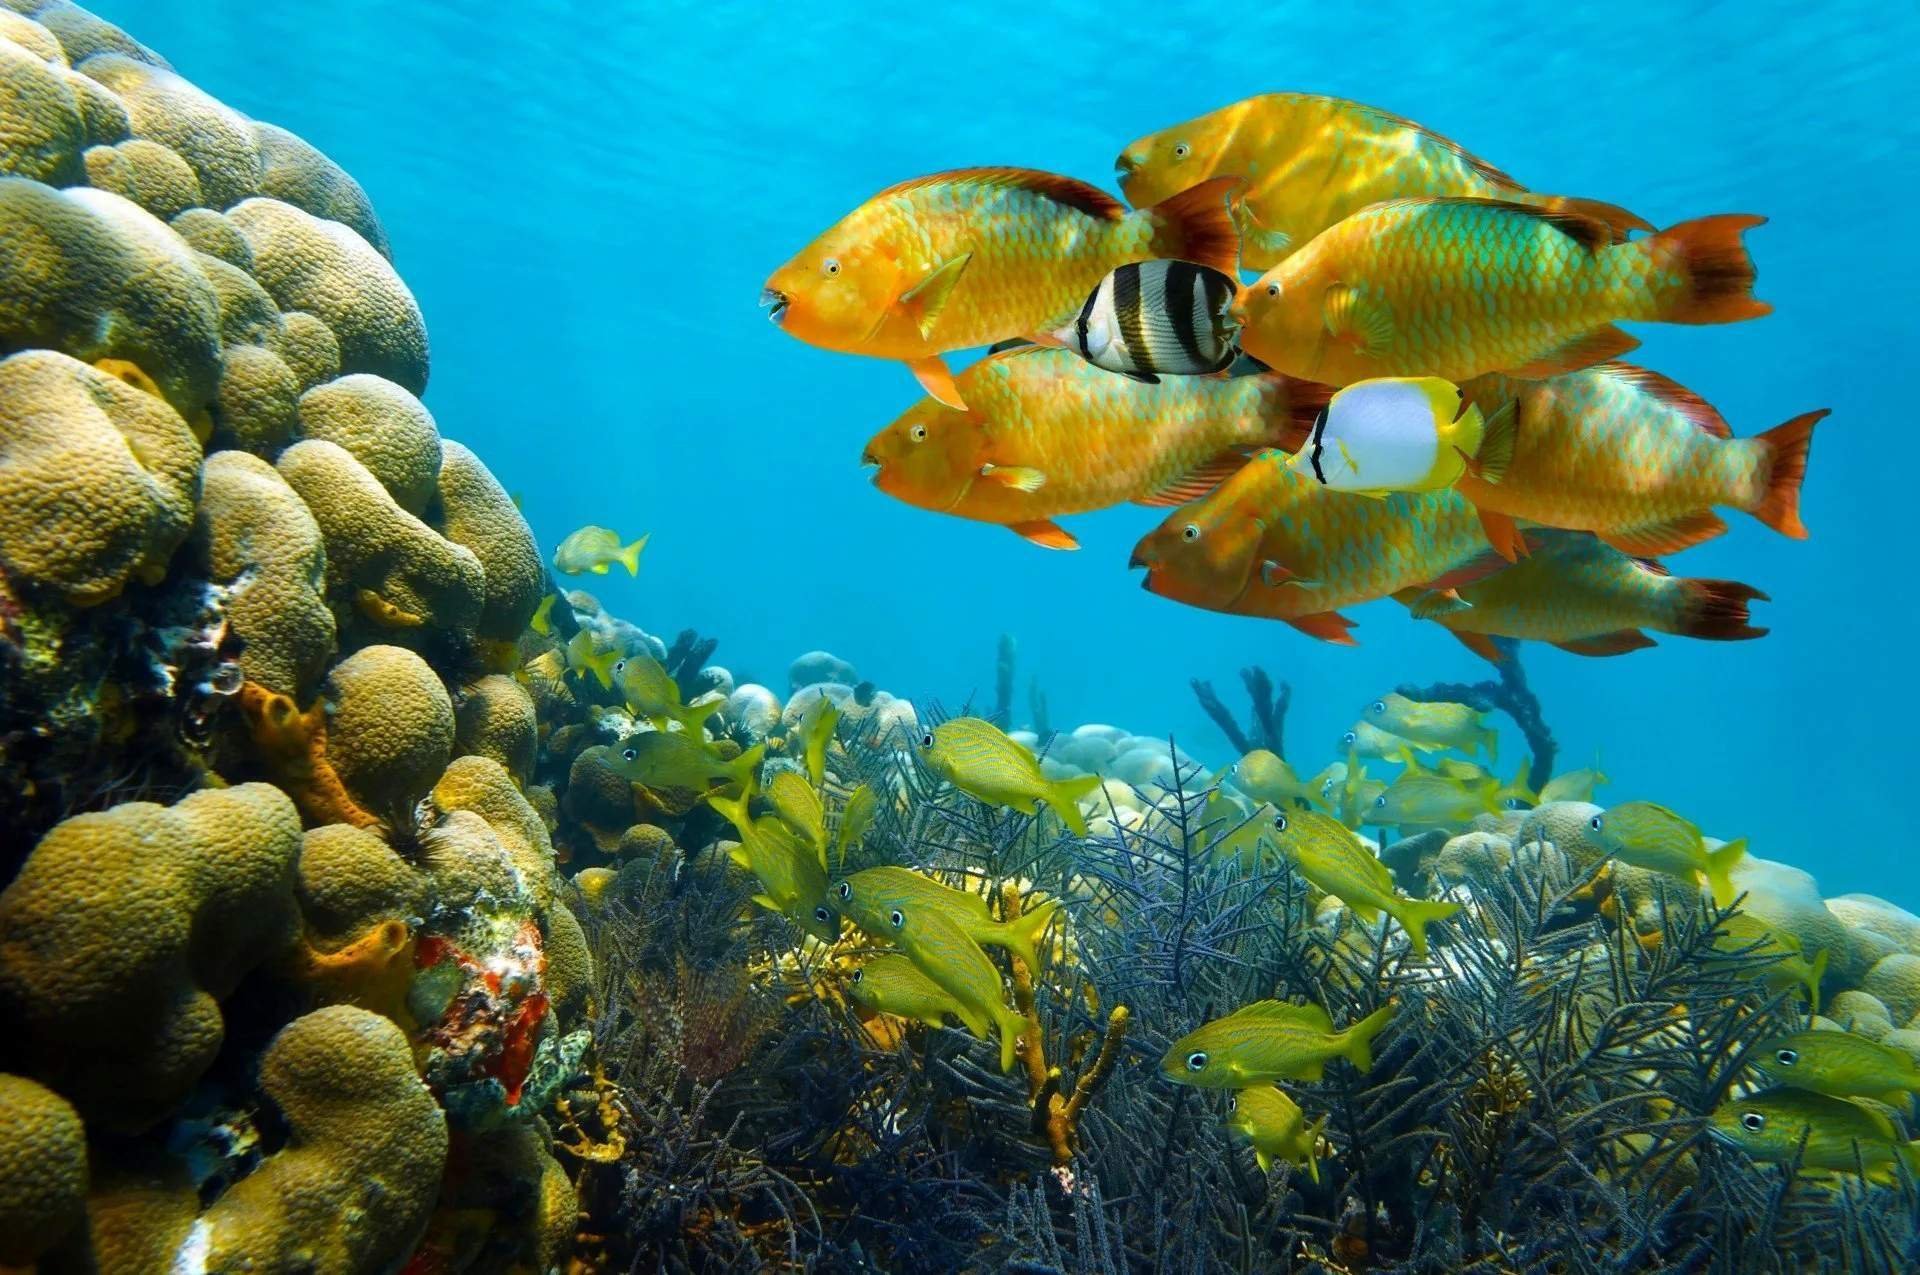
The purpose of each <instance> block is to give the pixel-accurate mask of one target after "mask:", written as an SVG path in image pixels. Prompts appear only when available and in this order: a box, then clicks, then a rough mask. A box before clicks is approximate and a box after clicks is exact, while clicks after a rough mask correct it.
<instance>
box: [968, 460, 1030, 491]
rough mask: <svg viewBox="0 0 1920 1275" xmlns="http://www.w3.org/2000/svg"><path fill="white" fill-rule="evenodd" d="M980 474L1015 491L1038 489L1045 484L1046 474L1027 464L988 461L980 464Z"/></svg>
mask: <svg viewBox="0 0 1920 1275" xmlns="http://www.w3.org/2000/svg"><path fill="white" fill-rule="evenodd" d="M980 476H981V477H982V478H985V479H987V480H988V481H989V482H996V483H999V484H1001V485H1002V486H1005V487H1011V488H1013V489H1014V490H1015V491H1039V490H1040V489H1041V488H1042V487H1044V486H1046V485H1047V476H1046V475H1045V474H1044V473H1042V472H1041V471H1040V470H1037V469H1034V468H1033V467H1031V466H1029V465H996V464H994V463H993V462H992V461H988V462H987V463H986V464H984V465H982V466H980Z"/></svg>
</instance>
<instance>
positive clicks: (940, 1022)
mask: <svg viewBox="0 0 1920 1275" xmlns="http://www.w3.org/2000/svg"><path fill="white" fill-rule="evenodd" d="M847 994H848V995H849V996H851V997H853V999H854V1000H855V1001H856V1002H857V1003H859V1004H861V1005H864V1006H866V1007H867V1008H868V1009H872V1010H878V1011H879V1012H881V1013H884V1014H898V1015H899V1016H900V1017H902V1018H910V1019H912V1020H913V1021H914V1022H916V1023H925V1024H926V1025H927V1026H929V1027H945V1026H946V1025H947V1020H946V1016H947V1015H948V1014H952V1015H953V1016H954V1017H955V1018H957V1019H959V1020H960V1021H961V1022H963V1023H965V1024H966V1026H967V1030H968V1031H970V1032H972V1033H973V1034H974V1035H975V1036H978V1037H979V1038H980V1039H981V1040H985V1039H987V1037H988V1035H989V1032H990V1026H991V1025H990V1024H989V1023H988V1022H987V1021H986V1020H985V1019H983V1018H982V1017H981V1016H980V1015H979V1014H977V1013H975V1012H974V1011H973V1010H971V1009H969V1008H967V1007H966V1006H965V1005H962V1004H961V1003H960V1002H959V1001H957V1000H955V999H953V997H952V996H951V995H949V994H948V993H947V990H946V989H945V988H943V987H941V986H940V984H938V983H936V982H934V981H933V980H932V979H930V978H928V977H927V976H926V975H925V974H922V973H921V972H920V967H919V966H917V965H915V964H914V963H913V962H912V961H911V960H909V959H908V958H907V957H905V956H902V955H900V954H899V953H897V952H889V953H885V954H883V955H880V956H876V957H874V958H873V959H871V960H869V961H868V962H867V963H866V964H864V965H862V966H861V967H860V968H859V969H857V970H855V971H854V972H853V978H852V980H851V982H850V983H849V985H848V987H847Z"/></svg>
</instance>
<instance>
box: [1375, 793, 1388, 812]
mask: <svg viewBox="0 0 1920 1275" xmlns="http://www.w3.org/2000/svg"><path fill="white" fill-rule="evenodd" d="M1373 808H1374V809H1375V810H1385V809H1386V808H1387V794H1385V793H1381V794H1380V795H1379V796H1378V797H1375V798H1374V799H1373Z"/></svg>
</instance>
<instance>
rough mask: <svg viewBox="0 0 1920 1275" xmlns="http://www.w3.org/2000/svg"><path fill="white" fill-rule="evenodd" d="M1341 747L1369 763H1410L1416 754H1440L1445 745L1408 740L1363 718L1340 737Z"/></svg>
mask: <svg viewBox="0 0 1920 1275" xmlns="http://www.w3.org/2000/svg"><path fill="white" fill-rule="evenodd" d="M1340 747H1342V748H1344V749H1346V750H1347V751H1348V752H1350V753H1352V754H1353V755H1354V756H1356V757H1364V758H1366V759H1367V760H1369V761H1399V762H1410V761H1411V760H1412V759H1413V756H1414V754H1415V753H1433V752H1438V751H1440V749H1441V748H1442V747H1444V745H1441V744H1428V743H1424V742H1422V741H1419V740H1413V739H1407V738H1406V737H1404V736H1401V735H1396V734H1394V733H1393V732H1392V731H1390V730H1382V729H1381V728H1380V727H1378V726H1375V725H1374V724H1373V723H1372V722H1370V721H1367V720H1366V719H1364V718H1362V719H1361V720H1360V721H1357V722H1355V723H1354V724H1353V729H1352V730H1350V731H1348V732H1347V733H1346V734H1344V735H1342V736H1340Z"/></svg>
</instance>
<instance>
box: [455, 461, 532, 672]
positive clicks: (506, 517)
mask: <svg viewBox="0 0 1920 1275" xmlns="http://www.w3.org/2000/svg"><path fill="white" fill-rule="evenodd" d="M444 456H445V459H444V460H443V462H442V463H441V466H440V527H441V531H442V533H443V534H444V535H445V536H446V538H447V539H448V540H451V541H452V542H453V543H454V544H457V545H465V546H466V547H467V548H468V549H471V550H472V551H473V556H474V557H476V558H478V559H479V560H480V565H481V566H482V567H483V568H485V569H486V573H487V596H486V604H485V606H484V607H483V608H482V610H481V612H480V623H479V629H478V632H479V633H480V636H482V637H490V638H498V639H500V640H502V641H511V640H512V639H514V638H516V637H518V636H519V635H520V633H521V631H522V630H524V629H525V628H526V627H527V621H528V620H530V619H532V618H533V613H534V610H535V609H536V608H537V607H539V605H540V597H541V594H542V593H543V592H544V591H545V587H546V584H545V582H546V573H545V570H544V569H543V568H542V566H541V564H540V545H539V543H538V542H537V541H535V540H534V538H533V531H532V529H531V528H529V527H528V526H527V520H526V519H525V518H523V517H521V516H520V511H519V510H518V509H516V508H514V506H513V498H512V497H511V496H509V495H508V494H507V490H506V488H504V487H502V486H501V485H500V483H499V481H498V480H497V479H495V478H494V476H493V475H492V474H491V473H489V472H488V470H487V467H486V466H485V465H483V464H481V463H480V458H479V457H478V456H475V455H474V454H473V453H472V452H470V451H468V450H467V449H466V448H465V447H462V446H461V445H460V444H459V443H456V442H452V441H448V442H447V443H446V445H445V450H444Z"/></svg>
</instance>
